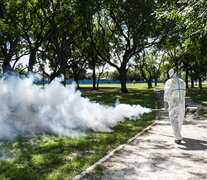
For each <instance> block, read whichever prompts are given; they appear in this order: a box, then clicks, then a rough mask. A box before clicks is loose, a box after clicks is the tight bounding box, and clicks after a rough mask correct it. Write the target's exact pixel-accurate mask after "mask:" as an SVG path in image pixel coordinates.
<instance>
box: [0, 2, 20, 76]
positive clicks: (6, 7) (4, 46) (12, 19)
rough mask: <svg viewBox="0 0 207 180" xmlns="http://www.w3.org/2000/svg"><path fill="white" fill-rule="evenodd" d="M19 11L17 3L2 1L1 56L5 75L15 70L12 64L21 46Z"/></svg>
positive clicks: (0, 9) (0, 22) (0, 24)
mask: <svg viewBox="0 0 207 180" xmlns="http://www.w3.org/2000/svg"><path fill="white" fill-rule="evenodd" d="M17 10H18V4H16V1H14V0H11V1H7V0H4V1H3V0H2V1H0V35H1V36H0V50H1V51H0V56H1V57H3V64H2V69H3V73H6V72H8V71H12V70H13V69H12V67H11V64H10V63H11V61H12V58H13V56H14V55H15V53H18V52H17V50H18V48H17V46H19V45H20V36H19V34H20V32H19V28H18V24H17V13H16V12H17Z"/></svg>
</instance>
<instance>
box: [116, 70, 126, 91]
mask: <svg viewBox="0 0 207 180" xmlns="http://www.w3.org/2000/svg"><path fill="white" fill-rule="evenodd" d="M118 71H119V79H120V83H121V92H123V93H127V92H128V90H127V88H126V79H127V76H126V73H127V70H126V69H121V68H120V69H118Z"/></svg>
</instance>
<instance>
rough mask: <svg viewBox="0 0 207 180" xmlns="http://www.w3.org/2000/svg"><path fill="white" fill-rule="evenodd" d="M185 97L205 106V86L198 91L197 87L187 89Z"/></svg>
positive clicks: (206, 104)
mask: <svg viewBox="0 0 207 180" xmlns="http://www.w3.org/2000/svg"><path fill="white" fill-rule="evenodd" d="M187 96H190V97H191V98H192V99H194V100H195V101H197V102H199V103H201V104H203V105H205V106H207V86H206V85H205V86H203V89H202V90H200V89H199V87H198V86H196V87H194V88H189V89H188V90H187Z"/></svg>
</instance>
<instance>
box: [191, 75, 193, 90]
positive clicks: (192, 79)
mask: <svg viewBox="0 0 207 180" xmlns="http://www.w3.org/2000/svg"><path fill="white" fill-rule="evenodd" d="M191 88H194V79H193V77H191Z"/></svg>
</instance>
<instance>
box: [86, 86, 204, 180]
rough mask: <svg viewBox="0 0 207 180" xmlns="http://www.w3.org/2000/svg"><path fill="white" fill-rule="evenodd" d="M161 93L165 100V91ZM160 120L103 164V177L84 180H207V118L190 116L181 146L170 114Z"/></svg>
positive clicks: (187, 117)
mask: <svg viewBox="0 0 207 180" xmlns="http://www.w3.org/2000/svg"><path fill="white" fill-rule="evenodd" d="M157 91H158V92H157V93H158V94H159V97H160V98H161V97H162V96H163V95H162V93H163V91H162V89H158V90H157ZM161 101H162V99H161ZM186 101H187V103H188V104H189V106H199V108H206V107H202V105H198V104H196V103H195V102H193V101H192V100H191V99H189V98H187V99H186ZM157 119H158V122H157V124H156V125H155V126H154V127H152V129H150V130H149V131H148V132H147V133H145V134H144V135H143V136H139V137H138V138H137V139H135V140H134V141H133V142H132V144H129V145H127V146H126V147H125V148H124V149H122V150H121V152H120V153H118V154H115V155H114V156H113V157H112V158H110V159H109V160H108V161H106V162H105V163H103V166H104V171H103V173H102V174H100V173H96V172H95V173H93V174H91V175H90V176H89V177H87V178H86V177H85V178H84V179H102V180H142V179H144V180H146V179H147V180H148V179H149V180H187V179H195V180H200V179H207V119H204V118H201V117H199V116H197V115H194V114H188V115H187V116H186V119H185V122H184V124H183V129H182V135H183V137H184V139H183V142H182V144H180V145H178V144H175V143H174V136H173V132H172V127H171V124H170V121H169V118H168V113H167V112H162V113H157Z"/></svg>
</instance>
